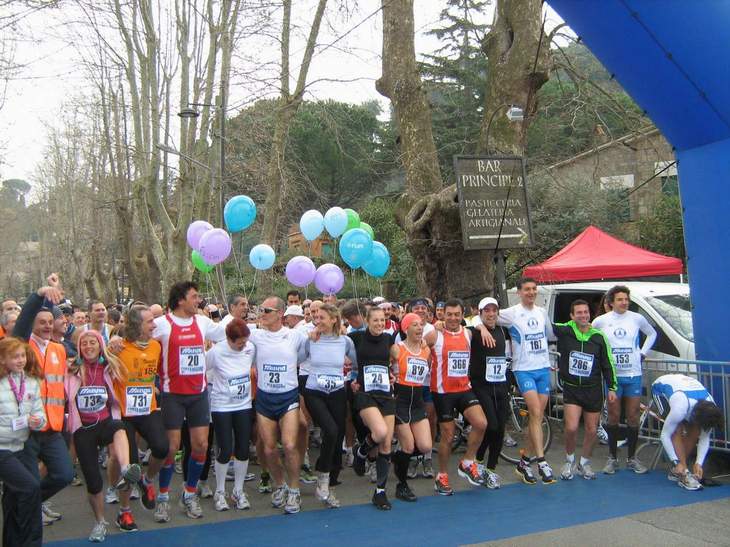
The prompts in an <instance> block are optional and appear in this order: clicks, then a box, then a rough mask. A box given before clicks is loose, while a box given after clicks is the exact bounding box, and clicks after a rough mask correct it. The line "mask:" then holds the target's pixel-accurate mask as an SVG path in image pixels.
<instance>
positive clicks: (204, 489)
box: [197, 481, 213, 499]
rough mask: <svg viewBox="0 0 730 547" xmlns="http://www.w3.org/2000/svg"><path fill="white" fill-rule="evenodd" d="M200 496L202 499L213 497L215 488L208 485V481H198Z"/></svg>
mask: <svg viewBox="0 0 730 547" xmlns="http://www.w3.org/2000/svg"><path fill="white" fill-rule="evenodd" d="M197 491H198V496H200V497H201V498H202V499H208V498H212V497H213V490H211V488H210V486H209V485H208V481H198V490H197Z"/></svg>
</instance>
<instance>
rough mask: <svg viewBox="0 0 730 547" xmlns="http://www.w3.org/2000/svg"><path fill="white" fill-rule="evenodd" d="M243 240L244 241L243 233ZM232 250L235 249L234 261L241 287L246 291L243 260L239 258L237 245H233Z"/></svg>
mask: <svg viewBox="0 0 730 547" xmlns="http://www.w3.org/2000/svg"><path fill="white" fill-rule="evenodd" d="M241 241H243V235H241ZM231 250H232V251H233V263H234V264H235V265H236V271H237V272H238V282H239V283H240V284H241V287H242V288H243V290H244V292H245V290H246V287H245V283H244V281H243V272H242V271H241V262H240V260H239V258H238V254H237V253H236V246H235V245H231Z"/></svg>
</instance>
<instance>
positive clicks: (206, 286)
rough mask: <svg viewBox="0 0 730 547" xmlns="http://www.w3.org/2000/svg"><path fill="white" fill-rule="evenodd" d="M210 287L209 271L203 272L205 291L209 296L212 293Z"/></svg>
mask: <svg viewBox="0 0 730 547" xmlns="http://www.w3.org/2000/svg"><path fill="white" fill-rule="evenodd" d="M212 292H213V291H212V289H211V288H210V272H205V293H206V295H207V296H208V298H210V295H211V293H212Z"/></svg>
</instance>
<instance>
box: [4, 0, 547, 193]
mask: <svg viewBox="0 0 730 547" xmlns="http://www.w3.org/2000/svg"><path fill="white" fill-rule="evenodd" d="M160 1H161V2H165V1H169V2H171V1H172V0H160ZM332 4H333V3H330V6H331V5H332ZM443 4H444V2H443V1H441V0H416V9H415V28H416V51H417V54H419V55H422V54H424V53H431V52H433V51H434V50H435V49H437V48H438V47H439V46H440V44H439V42H438V40H437V39H436V38H434V37H432V36H427V35H426V34H425V32H426V31H427V30H429V29H431V28H433V27H434V26H437V25H438V21H439V14H440V12H441V9H442V8H443ZM314 5H315V1H314V0H302V2H299V3H297V2H295V10H294V14H293V17H294V20H295V23H298V24H300V25H301V26H302V28H303V29H304V28H305V26H306V25H307V23H308V21H309V18H310V17H311V13H312V12H313V7H314ZM61 6H62V7H61V8H60V9H46V10H41V11H38V12H36V13H35V14H33V15H30V16H28V17H26V18H25V19H24V20H23V21H22V22H21V23H20V29H19V30H20V31H21V32H19V33H18V36H21V38H20V39H19V41H18V42H17V44H16V51H15V61H16V62H17V63H20V64H22V65H24V68H22V69H21V70H20V71H19V73H18V74H17V75H16V77H15V78H14V79H12V80H11V81H10V82H9V83H8V86H7V89H6V93H5V102H4V104H3V105H2V109H1V110H0V162H1V163H0V179H8V178H22V179H26V180H28V181H29V182H31V183H33V181H34V171H35V168H36V165H37V164H39V163H40V162H42V161H43V157H44V149H45V147H46V143H47V134H48V130H49V127H52V126H58V125H59V123H60V121H59V120H60V118H59V116H60V115H61V113H62V112H64V111H67V110H68V108H69V106H68V105H69V99H70V98H73V97H77V96H78V95H79V94H81V93H83V92H84V90H87V89H88V86H89V83H88V80H87V78H86V76H85V74H84V71H83V68H82V67H81V66H80V63H79V53H78V50H77V49H76V47H75V43H78V42H79V41H80V40H83V39H84V37H83V36H81V37H79V36H76V37H74V36H73V35H74V33H75V32H76V29H77V28H78V26H74V23H73V22H74V20H77V18H78V16H79V13H78V12H77V11H75V10H74V6H73V4H72V3H71V2H64V0H62V1H61ZM64 6H65V7H64ZM379 6H380V1H379V0H361V1H360V2H359V3H358V10H357V11H356V12H355V13H354V14H352V15H351V16H349V17H348V18H347V19H346V20H343V18H342V17H341V16H338V15H337V14H332V15H328V17H327V19H326V20H325V22H324V23H323V25H322V29H321V32H320V37H319V40H318V43H319V44H320V47H319V48H318V50H317V52H316V54H315V57H314V59H313V62H312V65H311V69H310V76H309V79H308V80H309V82H312V83H311V84H310V85H309V87H308V92H307V96H306V98H307V99H327V98H333V99H337V100H341V101H345V102H350V103H362V102H365V101H368V100H377V101H379V102H380V103H381V104H382V105H383V108H384V110H385V111H387V104H388V103H387V100H386V99H385V98H384V97H382V96H381V95H379V94H378V92H377V91H376V90H375V80H376V79H377V78H378V77H379V76H380V71H381V66H380V54H381V47H382V40H381V38H382V34H381V33H382V25H381V21H382V16H381V14H380V13H379V12H378V7H379ZM493 9H494V2H492V3H491V5H490V6H489V7H488V10H487V12H486V13H484V14H483V20H482V21H481V22H485V23H489V22H491V19H492V16H493ZM559 21H560V19H559V17H558V16H557V14H555V13H554V12H553V11H552V10H550V9H549V8H548V25H547V26H548V28H549V27H551V26H553V25H555V24H557V23H558V22H559ZM297 38H298V40H299V42H298V43H297V42H296V41H295V44H294V47H293V48H292V51H293V52H294V53H295V54H296V53H299V55H301V47H302V45H303V40H304V31H303V30H302V32H300V33H299V36H297V35H296V34H295V40H296V39H297ZM325 44H331V45H330V46H329V47H326V48H324V47H322V46H324V45H325ZM298 46H299V47H298ZM237 47H238V48H240V49H239V51H240V52H241V53H242V55H246V56H247V55H248V52H250V51H255V52H256V55H255V56H256V58H257V59H261V60H264V61H272V62H275V61H276V60H277V59H278V56H279V53H278V50H277V48H276V47H275V45H273V44H272V43H271V42H269V43H266V41H256V40H244V41H243V42H240V43H239V44H238V46H237ZM294 66H298V62H297V64H296V65H294ZM234 68H235V67H234ZM241 68H243V67H241ZM292 72H295V69H294V68H293V70H292ZM334 79H337V80H340V81H338V82H335V81H333V80H334ZM257 96H258V95H256V96H254V95H252V94H251V93H250V91H249V88H248V87H247V86H246V85H236V83H233V82H232V86H231V97H230V100H229V104H233V105H236V104H239V105H241V104H246V103H248V102H251V101H252V100H254V99H255V98H256V97H257Z"/></svg>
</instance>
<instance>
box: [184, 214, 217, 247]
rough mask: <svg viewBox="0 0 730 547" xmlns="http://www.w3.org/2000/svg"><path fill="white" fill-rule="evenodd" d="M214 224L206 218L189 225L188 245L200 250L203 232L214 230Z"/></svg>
mask: <svg viewBox="0 0 730 547" xmlns="http://www.w3.org/2000/svg"><path fill="white" fill-rule="evenodd" d="M212 229H213V225H212V224H211V223H210V222H206V221H204V220H196V221H194V222H191V223H190V226H188V245H190V247H192V248H193V249H194V250H196V251H198V252H200V238H201V237H203V234H204V233H206V232H208V231H210V230H212Z"/></svg>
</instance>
